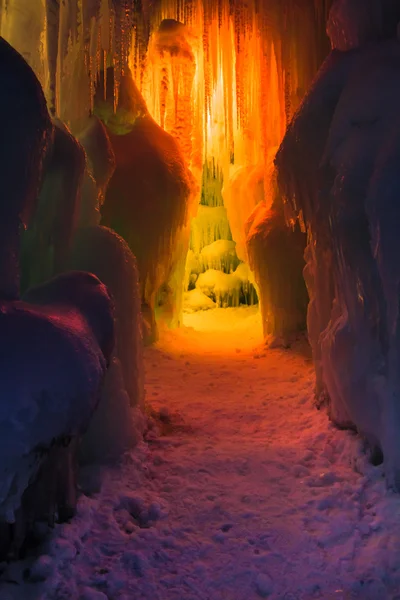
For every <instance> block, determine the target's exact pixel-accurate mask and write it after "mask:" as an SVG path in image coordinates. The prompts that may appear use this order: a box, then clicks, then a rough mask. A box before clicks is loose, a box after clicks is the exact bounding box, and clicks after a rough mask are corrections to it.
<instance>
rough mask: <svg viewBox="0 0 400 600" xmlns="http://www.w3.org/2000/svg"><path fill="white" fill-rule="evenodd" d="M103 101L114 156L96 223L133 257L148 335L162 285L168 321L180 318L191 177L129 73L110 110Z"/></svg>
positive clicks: (100, 110) (101, 107)
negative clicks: (146, 314) (107, 229)
mask: <svg viewBox="0 0 400 600" xmlns="http://www.w3.org/2000/svg"><path fill="white" fill-rule="evenodd" d="M110 79H111V78H110V76H109V80H110ZM109 102H110V99H109V98H108V99H107V100H106V101H104V100H102V97H101V95H100V97H99V100H98V104H97V102H96V107H97V111H98V114H101V115H102V116H103V118H104V114H105V111H106V110H109V114H110V118H109V120H107V122H106V125H107V128H108V131H109V135H110V139H111V143H112V147H113V150H114V153H115V159H116V169H115V172H114V174H113V176H112V178H111V180H110V184H109V187H108V190H107V194H106V199H105V202H104V205H103V208H102V223H103V224H104V225H106V226H109V227H111V228H112V229H114V230H115V231H117V232H118V233H119V234H120V235H121V236H122V237H123V238H124V239H125V240H126V241H127V243H128V244H129V246H130V248H131V250H132V252H133V253H134V255H135V256H136V259H137V263H138V267H139V273H140V285H141V290H140V293H141V299H142V304H143V305H147V306H148V307H149V309H150V318H151V329H152V338H154V336H155V335H156V328H155V317H154V311H155V306H156V299H157V294H158V293H159V291H160V288H161V287H162V286H163V285H164V284H165V285H168V286H170V289H171V292H170V294H171V296H172V298H169V299H168V302H169V303H171V304H172V311H173V314H172V315H170V320H171V321H174V320H178V321H179V318H180V317H179V315H180V311H181V301H182V293H183V279H184V271H185V260H186V254H187V251H188V244H189V216H190V211H191V206H192V199H193V191H194V185H193V178H192V176H191V173H190V171H189V170H188V169H187V167H186V166H185V163H184V160H183V156H182V153H181V152H180V150H179V146H178V144H177V142H176V141H175V140H174V139H173V138H172V136H170V135H169V134H168V133H166V132H165V131H164V130H163V129H161V127H159V126H158V125H157V124H156V123H155V121H154V120H153V119H152V118H151V117H150V115H149V114H148V112H147V109H146V107H145V105H144V102H143V99H142V98H141V96H140V94H139V92H138V90H137V88H136V86H135V83H134V81H133V80H132V79H131V77H130V76H129V75H125V76H124V77H123V78H122V80H121V89H120V96H119V105H118V110H117V113H116V114H115V115H114V113H113V110H112V106H111V107H110V106H109ZM119 118H121V119H122V121H123V123H124V126H125V127H127V128H128V129H129V131H128V132H127V131H124V134H123V135H120V132H119V130H118V129H116V125H115V122H116V121H118V120H119ZM117 131H118V133H117ZM175 280H176V282H175Z"/></svg>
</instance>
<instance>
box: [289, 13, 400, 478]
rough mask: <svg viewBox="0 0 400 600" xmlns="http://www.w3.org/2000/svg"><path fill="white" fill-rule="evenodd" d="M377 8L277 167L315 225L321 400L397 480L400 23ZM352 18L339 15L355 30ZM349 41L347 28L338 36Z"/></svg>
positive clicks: (308, 272) (311, 234)
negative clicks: (376, 25) (374, 36)
mask: <svg viewBox="0 0 400 600" xmlns="http://www.w3.org/2000/svg"><path fill="white" fill-rule="evenodd" d="M339 4H340V3H337V6H338V5H339ZM337 6H336V7H334V9H333V10H334V11H335V10H336V8H337ZM355 6H356V3H354V4H352V7H355ZM371 7H372V8H373V6H372V4H371ZM364 8H365V7H364ZM381 8H382V9H383V10H382V19H383V23H384V24H385V26H384V27H383V29H381V30H380V37H381V39H380V41H375V42H374V41H373V40H371V39H370V35H369V34H368V36H366V37H365V36H361V35H359V37H358V38H357V39H358V41H357V44H355V43H354V44H353V43H351V44H350V46H354V45H357V46H359V47H358V48H357V49H353V50H351V51H347V52H338V51H337V50H335V51H333V52H332V54H331V55H330V57H329V58H328V59H327V61H326V63H325V65H324V67H323V68H322V70H321V71H320V74H319V76H318V78H317V80H316V81H315V83H314V85H313V88H312V89H311V91H310V93H309V94H308V96H307V98H306V100H305V101H304V103H303V104H302V106H301V108H300V110H299V112H298V113H297V115H296V117H295V119H294V120H293V123H292V125H291V126H290V128H289V130H288V132H287V133H286V135H285V138H284V141H283V143H282V145H281V148H280V151H279V153H278V156H277V167H278V171H279V181H280V187H281V190H282V191H283V192H284V194H285V197H286V199H287V201H288V205H289V206H290V207H291V209H292V210H293V211H294V212H295V213H296V214H297V215H298V216H299V217H300V219H301V221H303V222H304V223H305V226H306V227H307V230H308V238H309V244H308V247H307V252H306V259H307V266H306V269H305V278H306V282H307V286H308V289H309V292H310V297H311V301H310V305H309V313H308V329H309V337H310V341H311V344H312V347H313V353H314V360H315V366H316V372H317V395H318V398H319V399H320V401H323V400H325V401H326V402H327V404H328V407H329V412H330V414H331V416H332V418H333V419H334V421H335V422H337V423H338V424H340V425H341V426H353V427H356V428H357V429H358V431H359V432H360V433H361V434H362V435H363V436H364V437H365V438H366V439H367V440H368V442H369V444H370V446H371V448H372V449H374V448H379V449H380V450H382V451H383V455H384V460H385V465H386V474H387V479H388V482H389V483H390V484H391V485H393V486H394V487H396V488H399V485H400V475H399V474H400V470H399V469H400V444H399V439H400V438H399V435H398V432H399V430H400V409H399V404H398V395H399V383H398V376H397V372H398V355H399V339H398V337H397V336H398V290H399V287H398V284H399V274H398V272H397V271H398V269H397V262H398V261H397V260H396V256H397V253H398V249H397V245H398V236H397V234H396V228H397V212H398V211H397V200H396V199H397V190H398V173H397V169H396V168H395V164H397V161H398V156H399V155H398V139H400V129H399V119H398V102H399V93H400V92H399V86H398V85H397V79H396V76H395V73H397V72H398V69H399V67H400V45H399V42H398V41H397V39H396V38H395V37H393V38H392V39H391V40H385V39H383V38H384V36H385V32H388V31H389V32H392V34H393V33H394V31H395V24H396V25H397V20H395V21H394V22H393V23H392V27H390V26H389V25H390V19H389V16H390V15H392V17H393V16H394V17H395V18H396V19H397V17H398V15H396V13H395V12H394V13H393V12H390V11H388V9H389V8H390V6H389V4H388V5H385V3H383V4H382V6H381ZM332 14H333V15H334V16H335V15H336V13H335V12H333V13H332ZM355 14H356V13H355ZM374 14H375V13H374V12H371V13H370V14H369V15H368V13H367V14H366V12H363V11H360V13H359V16H360V21H359V22H358V25H359V26H360V28H361V29H362V30H363V31H364V32H365V29H363V28H364V24H365V21H364V19H367V20H368V18H369V16H371V15H374ZM354 19H355V21H357V18H356V16H355V17H354ZM354 19H353V21H346V19H344V20H343V23H344V25H345V26H346V27H350V28H351V31H353V28H354ZM371 22H372V21H371ZM359 31H360V30H359ZM350 37H351V36H349V35H348V33H347V32H345V36H344V38H343V39H347V40H348V39H350ZM352 39H356V38H355V37H354V38H352ZM365 40H367V41H368V42H369V43H368V44H365V45H363V44H362V42H363V41H365ZM346 47H347V46H346Z"/></svg>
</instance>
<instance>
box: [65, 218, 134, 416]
mask: <svg viewBox="0 0 400 600" xmlns="http://www.w3.org/2000/svg"><path fill="white" fill-rule="evenodd" d="M69 266H70V268H71V269H79V270H84V271H88V272H89V273H94V274H95V275H97V277H98V278H99V279H100V280H101V281H102V282H103V283H104V284H105V285H106V286H107V289H108V290H109V291H110V292H111V294H112V297H113V301H114V305H115V316H116V323H115V329H116V331H115V333H116V347H115V354H116V357H117V358H118V360H119V363H120V370H121V372H122V377H123V382H124V385H123V387H124V389H125V391H126V393H127V395H128V398H129V402H128V405H130V406H133V407H134V406H140V407H143V402H144V381H143V356H142V323H141V313H140V293H139V274H138V270H137V266H136V260H135V257H134V256H133V255H132V252H131V251H130V249H129V247H128V245H127V243H126V242H125V241H124V240H122V239H121V238H120V237H119V236H118V235H117V234H116V233H115V232H114V231H111V230H110V229H107V228H106V227H100V226H97V227H84V228H80V229H78V231H77V232H76V235H75V239H74V244H73V249H72V253H71V257H70V262H69Z"/></svg>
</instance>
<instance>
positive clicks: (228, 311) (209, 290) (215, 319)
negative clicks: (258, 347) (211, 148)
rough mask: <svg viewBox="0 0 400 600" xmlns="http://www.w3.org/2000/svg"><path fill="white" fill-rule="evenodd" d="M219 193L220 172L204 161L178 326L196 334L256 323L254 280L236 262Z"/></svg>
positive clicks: (246, 267)
mask: <svg viewBox="0 0 400 600" xmlns="http://www.w3.org/2000/svg"><path fill="white" fill-rule="evenodd" d="M223 187H224V175H223V170H222V168H221V167H220V166H219V164H218V162H217V160H216V159H215V158H212V159H211V160H207V161H206V162H205V164H204V166H203V173H202V186H201V195H200V203H199V206H198V209H197V214H196V216H195V217H193V218H192V221H191V230H190V245H189V252H188V255H187V260H186V269H185V281H184V300H183V324H184V325H187V326H190V327H193V328H194V329H197V330H200V331H219V332H223V331H228V330H232V329H237V328H239V329H240V328H241V327H242V326H244V324H245V323H247V326H252V327H256V326H257V323H258V321H259V319H258V296H257V291H256V285H255V281H254V276H253V274H252V272H251V270H250V267H249V265H248V264H247V262H246V261H244V260H241V258H240V256H238V252H237V244H236V241H235V240H234V239H233V236H232V230H231V226H230V223H229V215H228V211H227V208H226V206H225V204H224V196H223ZM240 254H241V252H239V255H240ZM260 322H261V321H260Z"/></svg>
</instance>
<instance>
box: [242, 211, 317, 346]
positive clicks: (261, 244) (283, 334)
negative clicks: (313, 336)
mask: <svg viewBox="0 0 400 600" xmlns="http://www.w3.org/2000/svg"><path fill="white" fill-rule="evenodd" d="M247 226H248V234H247V240H246V241H247V250H248V255H249V260H250V267H251V269H252V270H253V272H254V276H255V280H256V282H257V290H258V292H259V299H260V308H261V315H262V322H263V330H264V335H265V336H269V335H273V336H274V338H275V339H281V340H282V341H283V343H287V341H288V338H289V337H290V335H291V334H293V333H295V332H298V331H302V330H304V329H305V326H306V314H307V304H308V296H307V291H306V288H305V285H304V279H303V267H304V259H303V254H304V247H305V235H304V234H303V233H302V232H301V231H300V230H299V228H298V226H297V227H296V229H295V230H293V229H291V228H290V227H288V226H287V224H286V223H285V218H284V214H283V208H282V207H281V205H280V202H279V200H276V201H275V203H274V204H273V205H272V207H271V208H267V205H266V203H265V202H261V203H259V204H258V205H257V207H256V208H255V209H254V211H253V213H252V214H251V215H250V217H249V219H248V222H247Z"/></svg>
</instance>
